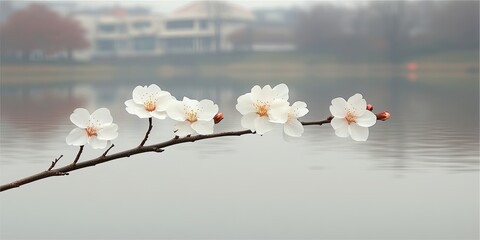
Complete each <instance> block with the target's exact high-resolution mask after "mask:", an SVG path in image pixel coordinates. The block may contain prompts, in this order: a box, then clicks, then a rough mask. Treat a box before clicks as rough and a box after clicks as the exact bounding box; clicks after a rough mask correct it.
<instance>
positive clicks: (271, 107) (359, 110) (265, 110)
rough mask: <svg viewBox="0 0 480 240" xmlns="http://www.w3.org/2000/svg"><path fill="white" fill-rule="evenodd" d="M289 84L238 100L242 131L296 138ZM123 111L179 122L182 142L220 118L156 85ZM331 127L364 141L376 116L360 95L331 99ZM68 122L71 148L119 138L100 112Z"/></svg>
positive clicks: (212, 109) (297, 111)
mask: <svg viewBox="0 0 480 240" xmlns="http://www.w3.org/2000/svg"><path fill="white" fill-rule="evenodd" d="M288 93H289V90H288V87H287V85H285V84H279V85H277V86H275V87H273V88H272V87H271V86H270V85H266V86H264V87H263V88H261V87H260V86H258V85H257V86H254V87H253V88H252V89H251V92H249V93H246V94H244V95H241V96H240V97H238V99H237V105H236V109H237V110H238V111H239V112H240V113H241V114H242V115H243V116H242V119H241V125H242V127H244V128H246V129H250V130H251V131H252V132H255V133H257V134H265V133H267V132H269V131H271V130H273V128H274V126H275V125H276V124H283V132H284V134H286V135H289V136H292V137H300V136H301V135H302V134H303V132H304V129H303V124H302V123H301V122H300V121H299V120H298V118H300V117H303V116H305V115H306V114H307V113H308V109H307V104H306V103H305V102H302V101H297V102H294V103H293V104H292V105H290V103H289V102H288V99H289V96H288ZM125 105H126V108H125V109H126V111H127V112H128V113H130V114H133V115H137V116H138V117H139V118H157V119H166V118H167V117H169V118H171V119H173V120H175V121H177V123H176V124H175V131H174V132H175V135H177V136H178V137H184V136H188V135H192V134H201V135H204V134H212V133H213V132H214V131H213V127H214V125H215V123H218V122H219V121H220V120H221V119H222V118H223V114H222V113H219V112H218V105H216V104H215V103H214V102H212V101H211V100H207V99H204V100H201V101H198V100H193V99H189V98H187V97H184V98H183V99H182V101H180V100H177V99H176V98H175V97H173V96H172V95H171V94H170V93H169V92H167V91H163V90H162V89H160V87H158V86H157V85H155V84H152V85H150V86H148V87H147V86H143V87H142V86H137V87H136V88H135V89H134V90H133V92H132V99H130V100H127V101H126V102H125ZM330 112H331V114H332V115H333V116H332V117H331V125H332V127H333V128H334V129H335V134H336V135H337V136H339V137H348V136H351V137H352V139H354V140H356V141H365V140H366V139H367V138H368V127H371V126H373V125H374V124H375V122H376V120H377V116H376V115H375V114H373V113H372V112H371V111H369V110H367V103H366V101H365V99H363V97H362V95H361V94H355V95H354V96H352V97H350V98H349V99H348V101H346V100H345V99H343V98H335V99H333V100H332V105H331V106H330ZM70 120H71V121H72V123H73V124H75V125H76V126H77V127H78V128H75V129H73V130H72V131H71V132H70V134H69V135H68V136H67V138H66V142H67V144H69V145H74V146H83V145H85V144H87V143H88V144H90V145H91V146H92V147H93V148H97V149H98V148H105V147H106V146H107V145H108V144H109V142H110V141H111V140H113V139H115V138H116V137H117V136H118V132H117V131H118V126H117V125H116V124H114V123H113V118H112V116H111V114H110V111H109V110H108V109H106V108H100V109H98V110H96V111H95V112H93V113H92V114H90V113H89V112H88V111H87V110H86V109H83V108H77V109H75V111H74V112H73V113H72V114H71V115H70Z"/></svg>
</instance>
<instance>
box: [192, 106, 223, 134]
mask: <svg viewBox="0 0 480 240" xmlns="http://www.w3.org/2000/svg"><path fill="white" fill-rule="evenodd" d="M198 108H199V110H198V113H197V118H198V120H203V121H208V120H211V119H213V117H214V116H215V114H217V113H218V105H217V104H214V103H213V101H211V100H208V99H204V100H202V101H200V102H199V103H198ZM192 128H193V126H192ZM194 129H195V128H194ZM197 132H198V131H197Z"/></svg>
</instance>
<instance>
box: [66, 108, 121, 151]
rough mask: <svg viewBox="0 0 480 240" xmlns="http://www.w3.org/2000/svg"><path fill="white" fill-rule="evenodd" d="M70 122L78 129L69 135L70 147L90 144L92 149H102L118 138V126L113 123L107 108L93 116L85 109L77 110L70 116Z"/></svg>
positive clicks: (101, 109) (67, 140)
mask: <svg viewBox="0 0 480 240" xmlns="http://www.w3.org/2000/svg"><path fill="white" fill-rule="evenodd" d="M70 120H71V121H72V123H73V124H75V125H76V126H77V127H78V128H75V129H73V130H72V131H71V132H70V134H68V136H67V138H66V142H67V144H68V145H73V146H83V145H85V144H87V143H88V144H90V145H91V146H92V148H96V149H101V148H105V147H106V146H107V144H109V142H110V140H113V139H115V138H116V137H117V136H118V132H117V130H118V126H117V124H115V123H113V118H112V116H111V115H110V111H109V110H108V109H106V108H100V109H98V110H96V111H95V112H93V113H92V115H90V113H89V112H88V110H86V109H84V108H77V109H75V110H74V111H73V113H72V114H71V115H70Z"/></svg>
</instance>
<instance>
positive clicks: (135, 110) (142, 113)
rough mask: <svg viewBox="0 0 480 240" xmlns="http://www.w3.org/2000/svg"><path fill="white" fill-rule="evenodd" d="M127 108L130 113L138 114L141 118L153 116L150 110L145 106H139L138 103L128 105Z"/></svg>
mask: <svg viewBox="0 0 480 240" xmlns="http://www.w3.org/2000/svg"><path fill="white" fill-rule="evenodd" d="M125 110H127V112H128V113H130V114H133V115H137V116H138V117H139V118H150V117H152V115H150V112H149V111H147V110H145V108H144V107H143V106H139V105H138V104H136V105H132V106H129V107H126V108H125Z"/></svg>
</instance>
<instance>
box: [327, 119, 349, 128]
mask: <svg viewBox="0 0 480 240" xmlns="http://www.w3.org/2000/svg"><path fill="white" fill-rule="evenodd" d="M330 125H332V127H333V129H338V128H343V127H347V126H348V122H347V120H346V119H345V118H337V117H334V118H333V119H332V121H330Z"/></svg>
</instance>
